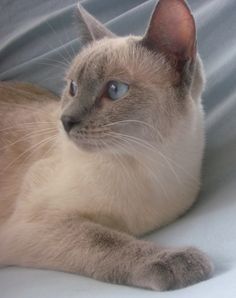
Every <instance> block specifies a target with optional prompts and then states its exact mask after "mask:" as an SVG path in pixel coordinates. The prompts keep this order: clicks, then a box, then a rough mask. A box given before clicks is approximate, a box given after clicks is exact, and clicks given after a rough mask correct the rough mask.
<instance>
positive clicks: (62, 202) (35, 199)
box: [24, 162, 196, 234]
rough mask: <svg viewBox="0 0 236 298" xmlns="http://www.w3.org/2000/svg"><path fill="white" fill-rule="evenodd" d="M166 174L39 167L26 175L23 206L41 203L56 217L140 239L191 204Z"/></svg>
mask: <svg viewBox="0 0 236 298" xmlns="http://www.w3.org/2000/svg"><path fill="white" fill-rule="evenodd" d="M157 164H158V163H157ZM165 169H166V167H164V168H162V167H161V166H160V165H159V166H154V165H152V167H148V170H147V169H146V168H145V167H133V166H132V167H131V166H130V165H128V164H124V163H123V164H121V165H120V166H117V165H116V166H114V164H109V163H108V164H99V165H96V164H93V165H92V166H91V164H90V163H83V162H81V163H80V164H79V163H78V164H77V165H75V164H74V165H72V164H70V163H69V162H68V163H64V164H63V163H61V164H60V163H59V164H58V163H55V162H54V163H50V162H46V163H44V162H40V163H39V164H38V165H36V166H35V167H33V168H32V169H31V172H30V173H29V174H28V179H27V183H26V185H25V190H24V192H25V194H26V199H25V200H24V201H25V202H26V203H27V206H30V205H31V204H32V205H34V208H35V205H37V204H38V203H40V204H39V205H44V206H47V208H48V209H51V210H58V212H61V213H64V212H78V213H79V214H81V215H83V216H86V217H88V218H89V219H92V220H94V221H96V222H99V223H102V224H105V225H108V226H110V227H112V228H117V229H121V230H125V231H128V232H130V233H133V234H142V233H145V232H147V231H149V230H152V229H154V228H156V227H159V226H161V225H163V224H166V223H167V222H169V221H171V220H173V219H174V218H175V217H177V216H178V215H179V214H180V213H182V212H183V211H184V210H185V209H186V208H188V207H189V206H190V205H191V204H192V199H191V198H192V197H193V194H190V193H189V191H188V189H185V188H184V186H183V185H181V182H180V180H178V179H177V177H176V175H178V174H180V173H175V174H173V173H172V171H169V170H167V171H165ZM180 176H181V175H180ZM45 177H46V179H45ZM179 179H181V177H179ZM192 190H193V189H191V191H192ZM194 191H196V190H194ZM25 194H24V196H25Z"/></svg>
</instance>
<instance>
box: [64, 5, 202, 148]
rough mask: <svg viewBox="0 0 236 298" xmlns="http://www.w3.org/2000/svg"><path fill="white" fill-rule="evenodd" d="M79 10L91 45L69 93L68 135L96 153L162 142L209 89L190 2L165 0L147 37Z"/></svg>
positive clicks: (77, 62)
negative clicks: (114, 28) (123, 32)
mask: <svg viewBox="0 0 236 298" xmlns="http://www.w3.org/2000/svg"><path fill="white" fill-rule="evenodd" d="M78 13H79V16H78V18H79V25H80V29H81V32H80V33H81V35H80V38H81V39H82V41H83V44H84V47H83V49H82V50H81V51H80V53H79V54H78V56H77V57H76V58H75V59H74V61H73V62H72V65H71V67H70V69H69V70H68V73H67V86H66V88H65V90H64V92H63V95H62V114H61V120H62V123H63V126H64V130H65V132H66V134H67V136H69V138H70V139H71V140H72V141H73V142H74V143H75V144H76V145H77V146H78V147H79V148H83V149H85V150H90V151H91V150H92V151H94V150H108V151H109V150H112V151H114V150H117V151H120V152H123V153H131V152H132V150H136V149H137V148H138V147H139V146H145V144H146V143H147V142H148V143H150V142H153V141H154V142H156V143H157V144H158V143H160V144H161V143H162V142H164V141H165V138H168V136H169V135H171V134H172V133H174V131H175V129H176V128H177V127H178V123H179V122H180V121H184V119H185V117H186V118H189V116H191V115H189V114H190V113H192V106H193V104H194V101H196V99H195V98H193V97H199V95H200V92H201V87H202V86H201V85H202V83H201V75H200V74H199V70H197V71H196V64H197V63H196V29H195V23H194V19H193V16H192V14H191V12H190V10H189V8H188V6H187V5H186V3H185V2H184V0H160V1H159V2H158V4H157V5H156V7H155V9H154V12H153V15H152V17H151V20H150V23H149V25H148V28H147V31H146V33H145V35H144V36H143V37H137V36H128V37H117V36H115V35H114V34H113V33H111V32H110V31H109V30H108V29H106V28H105V27H104V26H103V25H102V24H101V23H99V22H98V21H97V20H95V19H94V18H93V17H92V16H91V15H89V14H88V13H87V12H86V11H85V10H84V9H83V8H82V7H81V6H80V5H78ZM196 72H197V73H198V74H196ZM196 105H197V103H196ZM190 107H191V108H190ZM141 144H143V145H141Z"/></svg>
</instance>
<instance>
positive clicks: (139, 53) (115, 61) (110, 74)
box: [69, 36, 169, 82]
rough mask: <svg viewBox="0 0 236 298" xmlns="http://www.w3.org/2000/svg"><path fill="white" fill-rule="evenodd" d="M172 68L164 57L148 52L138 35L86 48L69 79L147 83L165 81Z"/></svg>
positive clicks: (73, 66) (94, 44)
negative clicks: (165, 75) (164, 78)
mask: <svg viewBox="0 0 236 298" xmlns="http://www.w3.org/2000/svg"><path fill="white" fill-rule="evenodd" d="M168 72H169V68H168V65H166V64H165V63H163V57H162V56H161V55H159V56H158V55H157V54H155V55H154V54H153V53H151V52H149V51H147V50H146V49H144V48H143V47H142V46H141V45H140V43H139V38H138V37H134V36H129V37H123V38H114V39H103V40H100V41H96V42H94V43H92V44H91V45H89V46H88V47H86V48H84V49H83V50H82V51H81V52H80V53H79V55H78V56H77V57H76V58H75V60H74V62H73V63H72V66H71V69H70V70H69V76H70V77H71V79H75V80H86V79H88V78H89V79H94V80H96V79H99V80H106V79H110V78H113V79H121V80H122V79H123V80H128V81H135V80H141V81H143V82H145V81H150V80H153V79H154V78H155V79H156V80H163V77H164V76H163V75H164V74H165V73H166V74H167V75H168Z"/></svg>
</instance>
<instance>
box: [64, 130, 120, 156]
mask: <svg viewBox="0 0 236 298" xmlns="http://www.w3.org/2000/svg"><path fill="white" fill-rule="evenodd" d="M111 135H112V134H111V132H110V131H108V130H106V131H104V130H100V129H93V130H92V129H80V130H72V131H71V132H70V133H69V134H68V136H69V138H70V140H71V141H72V142H73V143H74V144H75V145H76V146H77V147H78V148H81V149H83V150H86V151H101V150H108V149H110V148H111V147H113V146H114V145H115V143H114V140H113V138H112V137H111Z"/></svg>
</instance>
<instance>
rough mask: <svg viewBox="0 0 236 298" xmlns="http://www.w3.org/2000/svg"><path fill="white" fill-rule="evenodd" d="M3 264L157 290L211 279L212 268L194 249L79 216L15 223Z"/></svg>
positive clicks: (1, 251)
mask: <svg viewBox="0 0 236 298" xmlns="http://www.w3.org/2000/svg"><path fill="white" fill-rule="evenodd" d="M0 265H18V266H25V267H35V268H47V269H53V270H60V271H66V272H73V273H78V274H82V275H85V276H90V277H93V278H95V279H98V280H101V281H106V282H111V283H118V284H126V285H132V286H138V287H144V288H149V289H153V290H168V289H175V288H181V287H185V286H188V285H191V284H194V283H197V282H199V281H201V280H204V279H206V278H208V277H209V276H210V275H211V272H212V265H211V263H210V261H209V260H208V258H207V257H206V256H205V255H204V254H203V253H202V252H200V251H199V250H197V249H195V248H183V249H178V250H177V249H166V248H160V247H158V246H157V245H155V244H153V243H149V242H146V241H141V240H137V239H135V238H133V237H132V236H129V235H127V234H124V233H120V232H117V231H114V230H111V229H108V228H106V227H103V226H101V225H98V224H96V223H93V222H90V221H88V220H85V219H83V218H81V217H79V216H77V215H73V216H66V217H65V216H63V218H62V217H60V216H56V217H53V216H52V217H51V218H50V219H48V218H47V219H41V220H37V221H35V220H32V219H27V220H22V219H21V221H19V220H18V221H15V219H12V220H11V221H9V222H8V223H7V224H6V225H5V227H3V229H2V230H1V232H0Z"/></svg>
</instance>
